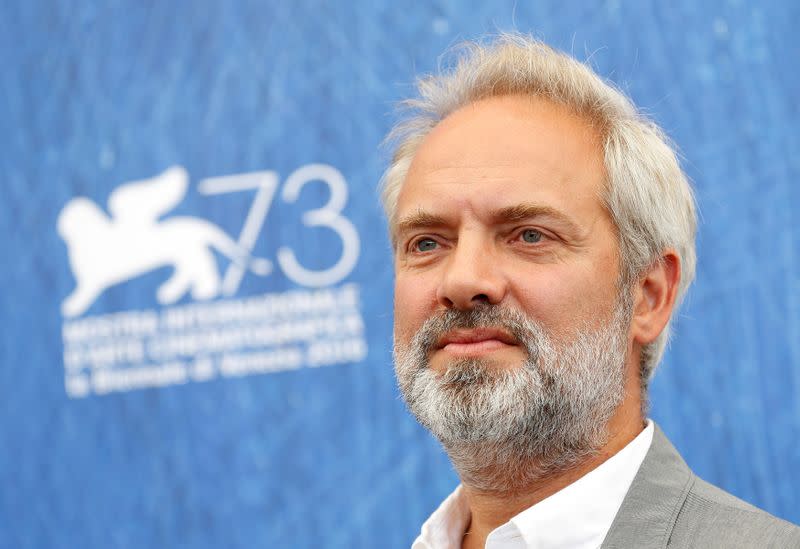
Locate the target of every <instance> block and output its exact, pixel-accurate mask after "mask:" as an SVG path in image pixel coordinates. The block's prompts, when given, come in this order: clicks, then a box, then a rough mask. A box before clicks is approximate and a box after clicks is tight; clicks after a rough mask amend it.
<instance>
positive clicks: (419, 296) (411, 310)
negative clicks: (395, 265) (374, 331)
mask: <svg viewBox="0 0 800 549" xmlns="http://www.w3.org/2000/svg"><path fill="white" fill-rule="evenodd" d="M435 308H436V290H435V287H433V288H432V287H431V286H430V284H426V282H425V280H424V277H422V276H419V275H415V276H410V275H406V274H402V273H396V274H395V284H394V331H395V339H397V340H398V341H401V342H408V341H410V340H411V338H412V337H414V334H415V333H416V332H417V330H418V329H419V327H420V326H422V324H423V323H424V322H425V321H426V320H427V319H428V317H429V316H430V315H431V314H432V313H433V312H434V310H435Z"/></svg>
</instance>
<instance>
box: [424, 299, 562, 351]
mask: <svg viewBox="0 0 800 549" xmlns="http://www.w3.org/2000/svg"><path fill="white" fill-rule="evenodd" d="M475 328H501V329H504V330H505V331H507V332H508V333H510V334H511V335H512V336H513V337H514V339H516V340H517V341H518V342H519V343H520V344H521V345H522V346H524V347H525V348H526V350H527V352H528V355H530V357H531V358H533V359H536V357H537V355H538V349H539V348H540V346H541V344H540V342H541V341H542V340H543V339H546V338H547V334H546V332H545V331H544V329H542V328H541V327H539V326H538V325H537V324H536V322H534V321H533V320H531V319H530V318H529V317H528V316H526V315H525V314H524V313H522V312H520V311H518V310H517V309H513V308H510V307H504V306H500V305H490V304H481V305H479V306H477V307H475V308H474V309H470V310H466V311H464V310H458V309H448V310H445V311H441V312H439V313H436V314H435V315H433V316H431V317H429V318H428V319H427V320H426V321H425V322H424V323H423V325H422V326H421V327H420V328H419V330H417V333H416V335H415V336H414V338H413V339H412V348H414V349H416V350H417V351H418V352H421V353H424V354H425V355H426V356H427V355H428V354H429V353H430V352H431V351H432V350H433V349H434V347H435V346H436V344H437V342H438V341H439V340H440V339H441V338H442V337H443V336H444V335H445V334H447V333H448V332H451V331H453V330H458V329H467V330H469V329H475Z"/></svg>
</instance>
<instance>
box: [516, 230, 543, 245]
mask: <svg viewBox="0 0 800 549" xmlns="http://www.w3.org/2000/svg"><path fill="white" fill-rule="evenodd" d="M519 238H520V239H521V240H522V241H523V242H526V243H528V244H536V243H537V242H541V240H542V239H543V238H544V234H542V231H539V230H536V229H530V228H528V229H523V230H522V231H520V232H519Z"/></svg>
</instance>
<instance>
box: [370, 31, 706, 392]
mask: <svg viewBox="0 0 800 549" xmlns="http://www.w3.org/2000/svg"><path fill="white" fill-rule="evenodd" d="M417 87H418V92H419V97H418V98H415V99H409V100H406V101H404V102H403V103H402V104H401V105H402V106H404V107H405V108H406V109H408V110H409V112H410V116H409V117H408V118H407V119H405V120H404V121H401V122H400V123H399V124H398V125H397V126H395V128H394V129H392V131H391V132H390V133H389V135H388V137H387V140H388V141H389V142H392V143H395V144H396V147H395V150H394V155H393V158H392V161H391V163H390V165H389V167H388V168H387V170H386V172H385V174H384V176H383V178H382V182H381V198H382V201H383V206H384V209H385V211H386V215H387V217H388V219H389V223H390V227H391V226H392V225H394V222H395V221H396V219H395V213H396V212H395V210H396V207H397V199H398V196H399V194H400V188H401V186H402V184H403V181H404V180H405V178H406V175H407V173H408V169H409V166H410V165H411V161H412V160H413V157H414V154H415V152H416V150H417V147H419V145H420V144H421V143H422V141H423V140H424V139H425V137H426V136H427V134H428V133H429V132H430V131H431V130H432V129H433V128H434V126H436V124H438V123H439V122H440V121H441V120H443V119H444V118H446V117H447V116H448V115H449V114H451V113H452V112H454V111H456V110H458V109H459V108H461V107H463V106H465V105H468V104H470V103H473V102H475V101H478V100H480V99H485V98H488V97H496V96H503V95H512V94H522V95H528V96H534V97H541V98H544V99H547V100H549V101H552V102H554V103H556V104H559V105H564V106H566V107H567V108H569V109H570V110H572V111H573V112H575V113H576V114H577V115H579V116H581V117H583V118H584V119H586V120H587V121H588V122H589V123H590V124H591V125H592V126H593V127H594V128H595V129H596V130H597V131H598V132H599V134H600V135H601V137H602V140H603V149H604V151H603V152H604V162H605V171H606V188H605V190H604V193H603V197H602V198H603V200H604V203H605V207H606V208H607V210H608V212H609V213H610V215H611V217H612V220H613V222H614V224H615V225H616V229H617V233H618V238H619V247H620V255H621V277H620V288H621V291H623V290H624V291H629V290H630V288H631V285H632V283H633V282H635V281H636V280H637V279H638V278H639V276H641V274H642V273H643V272H645V271H646V270H647V269H648V268H649V267H650V266H652V265H654V264H656V263H658V262H660V261H662V260H663V254H664V252H665V250H667V249H673V250H675V252H676V254H677V255H678V257H679V258H680V265H681V272H680V284H679V286H678V291H677V300H676V304H675V307H676V309H677V307H678V305H679V304H680V302H681V301H682V299H683V297H684V296H685V294H686V290H687V289H688V287H689V285H690V284H691V282H692V279H693V278H694V270H695V262H696V257H695V232H696V229H697V218H696V213H695V203H694V196H693V193H692V189H691V187H690V185H689V182H688V180H687V177H686V175H685V174H684V173H683V171H682V170H681V167H680V164H679V162H678V159H677V156H676V153H675V150H674V148H673V146H672V144H671V142H670V141H669V139H668V138H667V136H666V135H665V134H664V132H663V131H662V130H661V129H660V128H659V127H658V126H656V125H655V123H653V122H652V121H651V120H649V119H647V118H646V117H645V116H644V115H643V114H642V113H640V112H639V111H638V110H637V109H636V107H635V106H634V104H633V103H632V102H631V100H630V99H628V97H626V96H625V94H624V93H622V92H621V91H620V90H618V89H616V88H615V87H614V86H613V85H612V84H610V83H608V82H605V81H604V80H603V79H602V78H600V77H599V76H598V75H597V74H595V73H594V72H593V71H592V69H591V68H590V67H588V66H587V65H585V64H583V63H581V62H579V61H577V60H575V59H573V58H572V57H570V56H568V55H566V54H564V53H561V52H558V51H556V50H554V49H552V48H550V47H549V46H547V45H545V44H543V43H542V42H540V41H538V40H535V39H533V38H531V37H528V36H524V35H520V34H508V33H506V34H501V35H500V36H498V37H497V38H496V39H494V40H493V41H491V42H490V43H488V44H481V43H476V42H471V43H466V44H464V45H463V48H462V49H461V54H460V55H458V56H457V58H456V63H455V64H454V66H453V67H452V68H450V69H449V70H444V71H440V74H438V75H431V76H427V77H424V78H421V79H420V80H419V81H418V83H417ZM670 323H671V319H670ZM669 328H670V324H669V323H668V324H667V326H666V327H665V328H664V330H663V331H662V333H661V334H660V335H659V336H658V338H657V339H656V340H655V341H653V342H652V343H650V344H649V345H646V346H645V347H644V348H643V349H642V357H641V364H640V368H641V381H642V390H643V393H644V392H645V391H646V388H647V385H648V383H649V381H650V379H651V378H652V375H653V372H654V371H655V368H656V366H657V364H658V362H659V361H660V359H661V356H662V355H663V352H664V348H665V346H666V344H667V340H668V338H669Z"/></svg>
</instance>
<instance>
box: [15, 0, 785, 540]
mask: <svg viewBox="0 0 800 549" xmlns="http://www.w3.org/2000/svg"><path fill="white" fill-rule="evenodd" d="M798 24H800V5H798V4H797V3H796V2H791V1H788V0H787V1H777V2H765V3H758V4H755V3H750V2H740V1H735V0H731V1H728V2H725V1H714V2H702V3H699V2H694V1H690V0H676V1H673V2H669V3H665V2H638V1H636V2H634V1H631V2H625V1H619V0H616V1H611V0H609V1H606V2H593V3H585V2H575V3H565V2H563V1H554V0H547V1H537V2H520V1H517V2H491V3H489V2H480V1H470V2H454V1H444V0H439V1H434V0H428V1H424V2H415V3H413V5H406V4H403V3H396V2H389V1H383V0H381V1H375V0H371V1H366V0H357V1H356V0H354V1H351V2H322V1H320V2H314V1H305V0H304V1H295V2H275V3H270V4H268V3H263V2H244V1H242V2H239V1H232V2H225V3H211V2H208V3H183V2H134V1H109V2H88V1H87V2H66V1H64V2H43V1H30V2H17V3H16V4H13V3H12V4H8V3H7V4H5V5H4V7H2V8H0V58H1V59H2V61H3V70H2V73H0V127H2V134H1V135H0V151H2V153H0V173H2V178H3V179H2V182H1V183H0V189H2V197H3V200H2V202H0V234H2V235H3V239H2V240H1V241H0V251H2V257H3V258H5V259H4V265H3V268H2V270H0V284H1V285H2V288H3V291H2V292H1V293H0V326H1V327H2V329H0V447H2V449H3V451H2V452H1V453H0V485H2V487H3V489H2V491H0V546H2V547H15V548H28V547H29V548H56V547H69V548H73V547H86V548H108V547H187V548H212V547H248V548H249V547H331V548H337V547H398V548H399V547H407V546H408V545H409V544H410V542H411V541H412V540H413V539H414V537H415V535H416V533H417V531H418V528H419V526H420V524H421V523H422V521H423V520H424V519H425V518H426V517H427V515H428V514H429V513H430V512H431V511H432V510H433V509H434V508H435V507H436V505H437V504H438V502H439V501H440V500H441V499H442V498H443V497H444V496H445V495H446V494H447V493H449V492H450V491H451V490H452V488H453V487H454V486H455V484H456V483H457V479H456V477H455V475H454V473H453V471H452V469H451V468H450V465H449V463H448V461H447V459H446V456H444V454H443V453H442V451H441V450H440V448H439V447H438V445H437V444H436V442H435V441H434V440H432V439H431V437H430V436H429V435H428V434H427V433H425V432H424V431H423V430H422V429H421V428H420V427H418V426H417V425H416V423H415V422H414V421H413V419H412V418H411V417H410V416H408V415H407V413H406V412H405V410H404V408H403V404H402V402H401V401H400V400H399V397H398V394H397V390H396V389H395V386H394V380H393V375H392V371H391V365H390V344H389V341H390V336H391V316H392V314H391V294H392V267H391V264H390V260H389V249H388V243H387V239H386V235H385V229H384V226H383V220H382V217H381V213H380V210H379V207H378V201H377V194H376V190H375V189H376V183H377V180H378V178H379V176H380V174H381V172H382V169H383V167H384V165H385V162H386V154H385V153H380V152H379V150H378V145H379V143H380V141H381V139H382V137H383V135H384V134H385V132H386V131H387V130H388V129H389V127H390V125H391V123H392V122H393V120H394V115H393V111H392V105H393V103H394V102H395V101H397V100H398V99H400V98H402V97H405V96H407V95H408V94H409V93H411V90H412V83H413V79H414V77H415V75H417V74H419V73H422V72H429V71H432V70H435V68H436V66H437V57H438V56H439V54H440V53H441V52H442V51H444V50H445V49H446V48H447V47H448V46H451V45H453V44H454V43H456V42H458V41H459V40H461V39H465V38H472V37H476V36H479V35H481V34H483V33H485V32H491V31H497V30H510V29H518V30H521V31H525V32H532V33H534V34H535V35H537V36H539V37H540V38H542V39H544V40H545V41H547V42H548V43H550V44H552V45H554V46H556V47H558V48H561V49H564V50H567V51H571V52H573V53H574V54H575V55H576V56H577V57H579V58H581V59H586V58H590V60H591V64H592V65H593V66H594V67H595V68H596V69H597V70H598V71H599V73H600V74H602V75H604V76H606V77H609V78H611V79H612V80H613V81H615V82H616V83H617V84H618V85H619V86H621V87H622V88H623V89H624V90H626V91H627V92H628V93H629V94H630V95H631V96H632V97H633V98H634V100H635V101H636V103H637V104H639V105H640V106H641V107H642V108H643V109H644V110H645V111H647V112H648V113H650V114H651V115H652V116H653V117H654V118H655V119H656V120H657V121H658V122H659V123H660V124H661V125H662V126H663V127H664V128H665V129H666V131H667V132H668V133H669V134H670V135H671V137H672V138H673V139H674V140H675V141H676V142H677V144H678V145H679V147H680V149H681V151H682V154H683V163H684V165H685V167H686V170H687V171H688V173H689V175H690V176H691V178H692V179H693V181H694V183H695V186H696V191H697V197H698V201H699V205H700V209H701V222H700V230H699V238H698V248H699V250H698V251H699V267H698V277H697V282H696V284H695V286H694V288H693V289H692V290H691V293H690V296H689V298H688V301H687V303H686V305H685V307H684V309H682V311H681V312H680V314H679V317H678V319H677V325H676V330H675V337H674V342H673V343H672V345H671V347H670V349H669V351H668V353H667V356H666V360H665V363H664V364H663V365H662V368H661V370H660V371H659V373H658V374H657V376H656V378H655V381H654V383H653V386H652V400H653V410H652V415H653V417H654V418H655V419H656V420H657V421H658V422H659V423H660V424H661V425H662V427H663V428H664V430H665V431H666V432H667V433H668V434H669V435H670V436H671V438H672V439H673V441H674V442H675V444H676V445H677V446H678V448H679V449H680V450H681V451H682V452H683V454H684V456H685V458H686V459H687V461H688V462H689V464H690V465H691V466H692V467H693V468H694V469H695V471H696V472H697V473H698V474H699V475H701V476H703V477H704V478H706V479H707V480H709V481H711V482H713V483H716V484H719V485H721V486H722V487H724V488H725V489H727V490H729V491H731V492H733V493H734V494H736V495H737V496H739V497H741V498H744V499H745V500H748V501H750V502H752V503H754V504H756V505H758V506H761V507H763V508H765V509H767V510H768V511H770V512H772V513H774V514H776V515H778V516H780V517H783V518H786V519H789V520H791V521H794V522H798V521H800V495H798V494H800V477H798V475H797V474H796V471H797V470H798V468H800V446H798V444H797V440H798V438H800V398H799V397H798V395H800V231H798V230H797V228H796V219H795V218H796V215H797V214H796V212H797V208H798V205H800V186H798V184H797V182H798V179H800V154H798V153H800V143H799V141H800V139H799V138H798V132H797V127H798V124H800V112H799V110H798V97H800V72H798V71H797V70H796V69H797V61H798V59H800V45H798V44H799V43H798V41H797V40H795V39H794V36H795V34H796V28H797V26H798ZM169 168H172V169H170V170H169V171H167V170H168V169H169ZM131 182H133V183H131ZM79 197H82V198H79ZM159 197H160V198H159ZM163 197H166V198H163ZM154 204H155V205H154ZM320 210H321V213H320ZM315 212H316V213H315ZM135 234H139V235H143V234H146V235H148V236H147V239H145V240H141V241H140V240H136V238H134V237H133V236H132V235H135ZM226 235H227V236H226ZM173 275H175V276H173ZM168 280H169V281H170V282H169V283H167V281H168ZM165 283H167V284H166V285H165ZM76 288H77V290H76Z"/></svg>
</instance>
